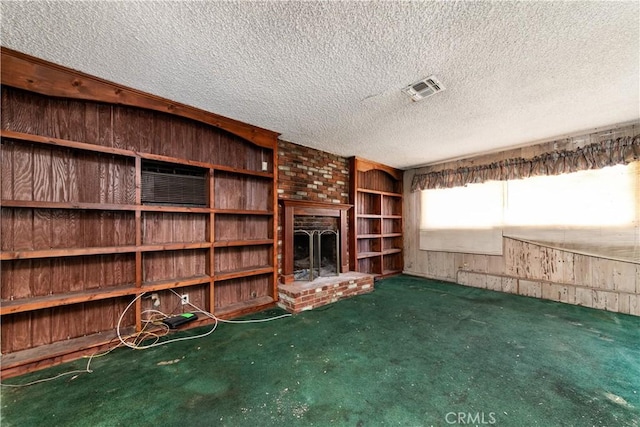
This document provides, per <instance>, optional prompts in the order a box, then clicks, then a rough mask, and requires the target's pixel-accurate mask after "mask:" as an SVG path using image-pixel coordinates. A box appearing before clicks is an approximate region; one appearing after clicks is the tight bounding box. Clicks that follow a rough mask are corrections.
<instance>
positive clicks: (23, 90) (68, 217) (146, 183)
mask: <svg viewBox="0 0 640 427" xmlns="http://www.w3.org/2000/svg"><path fill="white" fill-rule="evenodd" d="M1 50H2V52H1V54H2V82H1V83H2V86H1V88H2V97H3V98H2V99H3V111H2V112H3V117H7V120H3V123H2V127H3V129H0V138H1V141H0V148H1V150H2V156H1V157H0V163H1V165H0V166H1V168H0V175H1V176H0V179H1V181H2V186H1V188H0V193H1V194H0V199H1V200H0V207H2V213H3V215H2V216H1V217H0V222H1V224H0V228H1V230H2V234H3V236H2V238H3V240H2V248H3V250H2V251H0V261H1V262H2V266H1V268H2V276H0V280H1V281H2V291H3V292H2V295H3V296H5V295H6V296H7V298H9V297H10V296H11V295H20V296H21V297H24V298H21V299H14V300H2V301H0V315H1V316H2V319H1V322H2V339H1V340H0V342H1V343H2V349H1V351H2V356H1V357H2V359H1V361H2V376H3V377H6V375H8V374H10V375H17V374H20V373H24V372H28V371H29V370H33V369H36V368H39V367H44V366H50V365H53V364H57V363H60V362H62V361H65V360H71V359H73V358H77V357H78V356H80V355H84V354H91V353H92V352H93V351H95V350H97V349H101V348H104V347H105V346H106V345H107V344H109V343H110V341H111V340H112V339H113V338H114V334H113V329H115V325H116V323H117V321H118V318H119V315H120V314H121V313H122V311H123V310H124V309H125V308H126V307H127V305H128V304H129V303H131V302H132V301H133V299H134V298H135V297H137V296H140V295H141V294H142V293H145V292H158V293H159V295H160V294H163V295H164V294H165V293H167V292H169V291H170V290H177V289H179V290H180V291H179V292H180V293H181V294H187V295H189V297H190V300H191V301H193V302H194V303H195V304H198V306H200V307H202V308H203V309H206V310H209V311H215V312H216V315H220V316H229V317H231V316H236V315H242V314H247V313H250V312H253V311H256V310H260V309H262V308H266V307H268V306H270V305H273V304H274V302H275V301H276V299H277V295H278V292H277V283H278V280H277V257H278V251H277V240H276V236H277V235H278V220H277V216H278V210H277V207H278V199H277V197H278V196H277V176H278V169H277V161H278V153H277V149H278V140H277V138H278V134H277V133H275V132H272V131H269V130H266V129H261V128H258V127H255V126H251V125H249V124H246V123H241V122H237V121H235V120H232V119H228V118H224V117H221V116H217V115H215V114H212V113H208V112H204V111H201V110H197V109H194V108H192V107H188V106H185V105H182V104H179V103H175V102H172V101H169V100H165V99H162V98H159V97H155V96H153V95H149V94H145V93H143V92H140V91H136V90H132V89H130V88H126V87H124V86H119V85H116V84H114V83H110V82H107V81H104V80H101V79H97V78H95V77H93V76H89V75H86V74H82V73H79V72H77V71H74V70H70V69H66V68H64V67H61V66H58V65H56V64H51V63H49V62H47V61H43V60H40V59H38V58H33V57H30V56H28V55H24V54H21V53H19V52H15V51H12V50H10V49H6V48H4V47H3V48H2V49H1ZM30 132H35V133H30ZM36 133H37V134H36ZM265 163H266V165H267V167H266V168H265ZM156 178H157V179H156ZM192 193H193V197H192V198H190V197H189V195H190V194H192ZM203 193H204V194H203ZM150 201H152V202H150ZM172 201H173V202H174V203H171V202H172ZM103 202H104V203H103ZM165 202H168V203H165ZM247 253H250V254H249V255H250V256H248V255H247ZM25 260H26V261H25ZM256 264H258V265H256ZM91 286H95V288H91V289H85V290H77V291H69V289H83V288H88V287H91ZM216 286H220V287H221V288H222V291H221V292H217V291H216ZM163 291H164V292H163ZM43 293H48V294H47V295H39V294H43ZM247 295H260V296H261V297H259V298H253V299H251V300H248V301H239V300H240V299H242V298H246V297H247ZM174 302H175V301H173V298H165V297H164V296H163V297H162V298H157V299H155V301H154V302H153V303H152V302H151V299H149V298H140V299H138V300H136V301H135V304H132V305H131V306H130V307H129V310H130V312H128V313H127V314H128V316H127V317H126V319H124V324H123V326H124V328H125V329H126V330H128V331H129V332H127V333H130V332H133V331H135V330H141V328H142V324H143V319H142V316H143V313H144V312H145V310H146V309H150V308H152V307H153V308H157V309H158V310H161V311H163V312H165V313H168V314H171V313H172V311H175V310H176V308H175V305H174V304H173V303H174ZM152 304H153V306H152ZM156 304H157V307H156ZM52 308H54V309H52ZM181 308H182V307H181V306H180V305H178V310H179V309H181ZM50 309H52V310H50ZM211 322H213V320H212V319H210V318H204V316H202V318H201V319H199V320H198V321H197V322H194V323H192V324H190V326H189V327H191V326H194V324H195V325H196V326H198V325H202V324H207V323H211ZM96 330H103V331H104V332H103V333H98V334H95V333H94V332H95V331H96ZM83 335H85V336H83ZM25 336H26V337H30V338H29V339H28V340H25V338H24V337H25ZM69 337H70V338H71V339H68V338H69ZM32 343H47V344H44V345H39V346H37V347H36V348H27V349H25V348H26V347H29V346H30V345H32ZM111 344H113V343H111ZM34 345H35V344H34Z"/></svg>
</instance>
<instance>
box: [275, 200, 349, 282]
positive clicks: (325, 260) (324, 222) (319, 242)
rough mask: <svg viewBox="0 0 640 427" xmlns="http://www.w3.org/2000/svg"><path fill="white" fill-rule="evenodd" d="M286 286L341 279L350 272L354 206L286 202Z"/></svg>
mask: <svg viewBox="0 0 640 427" xmlns="http://www.w3.org/2000/svg"><path fill="white" fill-rule="evenodd" d="M280 203H281V204H282V206H283V212H282V213H283V215H282V218H283V221H282V274H281V275H280V280H281V282H282V283H284V284H287V283H293V282H295V281H314V280H315V279H317V278H319V277H323V276H334V277H339V276H340V275H341V274H342V273H346V272H347V271H349V261H348V256H347V239H346V237H347V236H348V226H347V211H348V210H349V209H350V208H351V205H345V204H339V203H322V202H312V201H306V200H288V199H282V200H280Z"/></svg>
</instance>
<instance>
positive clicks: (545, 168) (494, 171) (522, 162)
mask: <svg viewBox="0 0 640 427" xmlns="http://www.w3.org/2000/svg"><path fill="white" fill-rule="evenodd" d="M638 160H640V135H635V136H633V137H631V136H627V137H622V138H617V139H610V140H607V141H602V142H598V143H595V144H590V145H587V146H584V147H581V148H578V149H576V150H572V151H570V150H563V151H554V152H550V153H545V154H541V155H538V156H535V157H533V158H530V159H523V158H512V159H506V160H501V161H499V162H494V163H488V164H484V165H477V166H470V167H461V168H458V169H446V170H442V171H437V172H429V173H424V174H417V175H415V176H414V177H413V181H412V183H411V191H418V190H426V189H435V188H451V187H460V186H464V185H466V184H472V183H481V182H485V181H506V180H513V179H522V178H528V177H531V176H540V175H560V174H563V173H570V172H577V171H581V170H587V169H599V168H603V167H606V166H614V165H620V164H624V165H626V164H629V163H631V162H634V161H638Z"/></svg>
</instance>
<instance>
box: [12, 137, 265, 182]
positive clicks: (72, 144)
mask: <svg viewBox="0 0 640 427" xmlns="http://www.w3.org/2000/svg"><path fill="white" fill-rule="evenodd" d="M0 136H1V137H2V138H7V139H14V140H18V141H24V142H32V143H35V144H46V145H52V146H56V147H65V148H74V149H77V150H84V151H90V152H96V153H104V154H113V155H117V156H123V157H140V158H143V159H147V160H156V161H161V162H166V163H177V164H181V165H187V166H195V167H199V168H203V169H211V168H213V169H215V170H219V171H223V172H228V173H235V174H239V175H250V176H255V177H260V178H265V179H274V176H275V175H274V174H273V173H270V172H262V171H255V170H249V169H241V168H234V167H231V166H224V165H217V164H215V163H206V162H198V161H195V160H187V159H180V158H177V157H170V156H164V155H160V154H152V153H139V152H136V151H132V150H127V149H124V148H114V147H105V146H102V145H96V144H88V143H86V142H79V141H71V140H68V139H60V138H52V137H48V136H42V135H35V134H31V133H24V132H16V131H11V130H4V129H2V130H0Z"/></svg>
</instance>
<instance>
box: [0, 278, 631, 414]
mask: <svg viewBox="0 0 640 427" xmlns="http://www.w3.org/2000/svg"><path fill="white" fill-rule="evenodd" d="M280 313H281V312H280V311H279V310H271V311H269V312H264V313H260V314H258V315H256V316H255V317H256V318H264V317H267V316H270V315H274V314H280ZM203 330H206V328H200V329H198V330H195V331H190V332H187V333H183V334H192V335H193V334H196V333H202V332H203ZM170 361H172V362H174V363H169V364H166V363H165V364H163V363H161V362H170ZM85 365H86V360H79V361H76V362H73V363H69V364H65V365H62V366H58V367H55V368H51V369H48V370H45V371H40V372H37V373H34V374H30V375H26V376H23V377H19V378H12V379H9V380H7V381H6V382H7V383H11V384H18V383H26V382H29V381H33V380H36V379H39V378H44V377H49V376H52V375H56V374H58V373H60V372H64V371H68V370H71V369H83V368H84V366H85ZM92 368H93V369H94V372H93V373H92V374H82V375H80V376H78V377H77V378H75V379H72V377H71V376H69V377H63V378H60V379H57V380H54V381H50V382H46V383H41V384H36V385H33V386H30V387H25V388H6V387H3V388H2V404H1V405H2V418H1V422H2V425H3V426H31V425H38V426H44V425H55V426H64V425H82V426H85V425H88V426H99V425H104V426H111V425H122V426H212V425H216V426H225V425H226V426H266V425H278V426H290V425H315V426H325V425H339V426H342V425H346V426H378V425H402V426H431V425H433V426H448V425H491V424H493V425H496V426H517V427H522V426H544V427H548V426H634V427H638V426H639V425H640V424H639V423H640V422H639V420H640V318H638V317H633V316H625V315H620V314H614V313H607V312H603V311H598V310H591V309H587V308H582V307H576V306H569V305H564V304H559V303H554V302H549V301H541V300H536V299H530V298H524V297H519V296H514V295H507V294H501V293H496V292H491V291H485V290H480V289H473V288H466V287H462V286H457V285H452V284H445V283H441V282H436V281H429V280H425V279H419V278H414V277H408V276H399V277H394V278H390V279H386V280H383V281H380V282H378V283H377V284H376V290H375V292H373V293H371V294H368V295H364V296H359V297H355V298H351V299H349V300H345V301H341V302H339V303H336V304H333V305H330V306H326V307H324V308H321V309H318V310H315V311H309V312H305V313H303V314H300V315H297V316H294V317H290V318H286V319H282V320H277V321H274V322H268V323H261V324H250V325H229V324H221V325H220V326H219V328H218V330H217V331H216V332H214V333H213V334H212V335H210V336H209V337H207V338H203V339H199V340H192V341H185V342H180V343H174V344H170V345H168V346H163V347H158V348H154V349H150V350H145V351H136V350H131V349H127V348H124V349H118V350H116V351H114V352H112V353H110V354H109V355H107V356H105V357H102V358H98V359H95V360H94V361H93V362H92Z"/></svg>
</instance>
